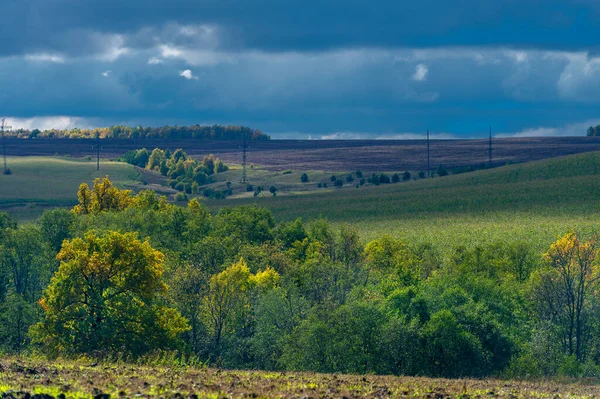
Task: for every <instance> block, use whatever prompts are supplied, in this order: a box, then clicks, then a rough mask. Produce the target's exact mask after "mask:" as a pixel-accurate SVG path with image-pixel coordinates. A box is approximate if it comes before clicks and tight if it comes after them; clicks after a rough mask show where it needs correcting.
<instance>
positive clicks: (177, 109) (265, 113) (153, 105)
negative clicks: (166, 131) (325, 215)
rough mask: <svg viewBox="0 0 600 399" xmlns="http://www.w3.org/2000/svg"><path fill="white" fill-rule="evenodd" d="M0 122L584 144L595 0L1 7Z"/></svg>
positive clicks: (599, 65) (42, 2)
mask: <svg viewBox="0 0 600 399" xmlns="http://www.w3.org/2000/svg"><path fill="white" fill-rule="evenodd" d="M0 15H2V24H0V43H1V45H0V114H1V116H5V117H7V118H8V123H9V124H11V125H12V126H13V127H14V128H19V127H22V128H40V129H45V128H72V127H80V128H88V127H99V126H109V125H114V124H126V125H144V126H162V125H167V124H168V125H188V124H224V125H229V124H232V125H245V126H250V127H253V128H258V129H261V130H262V131H264V132H266V133H268V134H270V135H271V136H272V137H273V138H300V139H305V138H312V139H319V138H330V139H331V138H398V139H402V138H415V137H422V136H423V134H424V133H425V131H426V130H427V129H429V130H430V131H431V132H432V135H433V137H440V138H463V137H465V138H466V137H483V136H486V135H487V131H488V128H489V126H491V127H492V129H493V132H494V134H495V135H497V136H558V135H585V130H586V128H587V127H588V126H590V125H596V124H600V95H599V94H600V40H598V38H599V37H600V23H598V22H599V21H600V1H598V0H560V1H559V0H453V1H448V0H414V1H413V0H344V1H342V0H302V1H300V0H154V1H152V0H143V1H142V0H128V1H124V0H87V1H81V0H1V1H0Z"/></svg>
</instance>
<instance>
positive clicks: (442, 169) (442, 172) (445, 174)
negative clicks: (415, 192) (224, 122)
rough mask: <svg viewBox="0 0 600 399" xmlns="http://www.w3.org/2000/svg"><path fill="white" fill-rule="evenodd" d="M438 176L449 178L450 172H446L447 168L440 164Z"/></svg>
mask: <svg viewBox="0 0 600 399" xmlns="http://www.w3.org/2000/svg"><path fill="white" fill-rule="evenodd" d="M436 174H437V175H438V176H448V171H447V170H446V168H445V167H444V165H442V164H439V165H438V167H437V170H436Z"/></svg>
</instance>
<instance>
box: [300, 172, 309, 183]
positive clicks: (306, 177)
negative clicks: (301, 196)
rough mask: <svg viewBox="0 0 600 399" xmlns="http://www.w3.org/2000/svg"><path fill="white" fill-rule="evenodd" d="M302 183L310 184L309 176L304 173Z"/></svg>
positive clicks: (301, 178)
mask: <svg viewBox="0 0 600 399" xmlns="http://www.w3.org/2000/svg"><path fill="white" fill-rule="evenodd" d="M300 181H301V182H302V183H306V182H308V175H307V174H306V173H302V176H300Z"/></svg>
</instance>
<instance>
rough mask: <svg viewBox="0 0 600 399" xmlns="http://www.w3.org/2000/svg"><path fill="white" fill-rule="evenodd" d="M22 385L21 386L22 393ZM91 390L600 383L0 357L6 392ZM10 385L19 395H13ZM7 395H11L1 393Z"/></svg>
mask: <svg viewBox="0 0 600 399" xmlns="http://www.w3.org/2000/svg"><path fill="white" fill-rule="evenodd" d="M17 392H19V394H17ZM25 392H27V393H29V394H48V395H51V396H52V397H55V398H58V397H63V396H62V395H64V397H66V398H92V397H98V396H97V395H101V394H102V393H104V394H108V395H110V397H136V396H141V397H162V398H181V397H190V398H194V397H195V398H296V397H305V398H320V397H346V398H357V397H361V398H388V397H389V398H438V399H443V398H474V397H486V398H511V399H512V398H517V397H518V398H537V399H544V398H556V397H569V398H573V399H578V398H581V399H583V398H593V397H595V395H597V387H596V386H594V385H592V384H583V383H564V384H560V383H556V382H548V381H503V380H495V379H488V380H471V379H460V380H447V379H433V378H412V377H394V376H374V375H366V376H359V375H338V374H316V373H298V372H262V371H226V370H218V369H210V368H201V369H196V368H188V367H176V366H174V367H149V366H137V365H131V364H122V363H113V364H111V363H107V364H99V365H91V364H90V362H72V361H60V362H54V363H53V362H47V361H34V360H24V359H18V358H5V359H3V360H0V396H2V397H26V395H25ZM11 393H12V395H13V396H9V395H10V394H11ZM3 395H6V396H3Z"/></svg>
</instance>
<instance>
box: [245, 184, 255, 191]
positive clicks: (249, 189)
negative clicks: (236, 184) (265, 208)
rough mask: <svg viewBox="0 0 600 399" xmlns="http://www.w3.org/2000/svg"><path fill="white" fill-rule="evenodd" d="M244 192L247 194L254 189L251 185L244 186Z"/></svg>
mask: <svg viewBox="0 0 600 399" xmlns="http://www.w3.org/2000/svg"><path fill="white" fill-rule="evenodd" d="M246 191H247V192H250V191H254V187H253V186H252V184H248V185H247V186H246Z"/></svg>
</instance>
